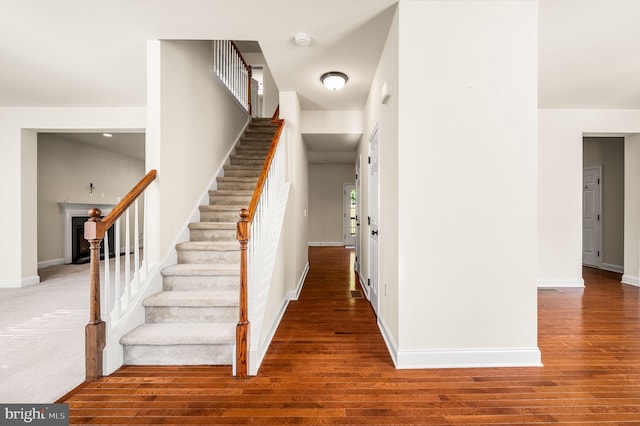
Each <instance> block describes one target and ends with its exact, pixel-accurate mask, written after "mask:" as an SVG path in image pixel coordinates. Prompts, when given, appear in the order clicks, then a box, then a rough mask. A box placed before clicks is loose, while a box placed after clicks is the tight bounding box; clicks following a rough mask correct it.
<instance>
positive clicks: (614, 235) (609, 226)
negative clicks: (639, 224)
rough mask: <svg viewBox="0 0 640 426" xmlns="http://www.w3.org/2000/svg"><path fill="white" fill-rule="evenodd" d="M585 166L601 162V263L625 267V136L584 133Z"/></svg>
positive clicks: (611, 267)
mask: <svg viewBox="0 0 640 426" xmlns="http://www.w3.org/2000/svg"><path fill="white" fill-rule="evenodd" d="M583 147H584V149H583V163H582V165H583V167H593V166H601V169H602V176H601V188H602V200H601V204H602V211H601V224H602V244H601V245H602V250H601V258H600V259H601V261H602V264H601V267H602V268H603V269H607V270H610V271H614V272H622V271H623V270H624V267H623V265H624V138H623V137H615V138H612V137H606V138H604V137H585V138H584V139H583Z"/></svg>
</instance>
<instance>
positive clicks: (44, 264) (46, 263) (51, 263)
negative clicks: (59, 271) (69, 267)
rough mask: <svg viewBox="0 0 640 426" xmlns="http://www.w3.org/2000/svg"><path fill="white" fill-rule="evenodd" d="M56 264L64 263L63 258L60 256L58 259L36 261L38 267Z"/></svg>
mask: <svg viewBox="0 0 640 426" xmlns="http://www.w3.org/2000/svg"><path fill="white" fill-rule="evenodd" d="M56 265H64V258H63V257H61V258H60V259H51V260H45V261H42V262H38V269H42V268H46V267H48V266H56Z"/></svg>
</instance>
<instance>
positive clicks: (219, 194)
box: [209, 189, 253, 208]
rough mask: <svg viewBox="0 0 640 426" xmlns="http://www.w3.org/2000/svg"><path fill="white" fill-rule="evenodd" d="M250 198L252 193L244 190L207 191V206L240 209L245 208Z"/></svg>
mask: <svg viewBox="0 0 640 426" xmlns="http://www.w3.org/2000/svg"><path fill="white" fill-rule="evenodd" d="M252 196H253V191H251V190H246V189H243V190H240V189H234V190H225V189H214V190H211V191H209V204H221V205H229V206H241V208H246V207H247V206H248V205H249V203H250V202H251V197H252Z"/></svg>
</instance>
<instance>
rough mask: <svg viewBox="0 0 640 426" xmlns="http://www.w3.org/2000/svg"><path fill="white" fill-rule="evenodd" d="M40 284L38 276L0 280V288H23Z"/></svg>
mask: <svg viewBox="0 0 640 426" xmlns="http://www.w3.org/2000/svg"><path fill="white" fill-rule="evenodd" d="M36 284H40V276H39V275H34V276H31V277H26V278H20V279H19V280H0V288H23V287H29V286H32V285H36Z"/></svg>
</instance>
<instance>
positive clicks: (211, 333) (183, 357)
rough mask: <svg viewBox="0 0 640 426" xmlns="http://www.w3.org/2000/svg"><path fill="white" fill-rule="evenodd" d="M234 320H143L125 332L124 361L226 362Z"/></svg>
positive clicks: (230, 358)
mask: <svg viewBox="0 0 640 426" xmlns="http://www.w3.org/2000/svg"><path fill="white" fill-rule="evenodd" d="M235 327H236V325H235V323H201V324H143V325H142V326H140V327H138V328H136V329H134V330H133V331H131V332H129V333H127V334H125V335H124V336H123V337H122V338H121V339H120V343H121V344H122V345H123V346H124V363H125V364H126V365H229V364H231V363H232V362H233V356H234V354H233V347H234V343H235Z"/></svg>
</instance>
